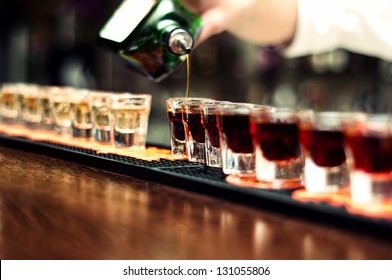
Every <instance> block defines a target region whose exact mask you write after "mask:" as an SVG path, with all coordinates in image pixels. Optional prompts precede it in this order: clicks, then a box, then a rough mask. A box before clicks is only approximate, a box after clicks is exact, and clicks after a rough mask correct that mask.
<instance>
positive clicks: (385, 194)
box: [343, 114, 392, 203]
mask: <svg viewBox="0 0 392 280" xmlns="http://www.w3.org/2000/svg"><path fill="white" fill-rule="evenodd" d="M391 124H392V119H391V118H390V116H389V115H376V114H375V115H370V114H367V115H364V114H356V115H354V116H353V117H352V118H351V119H350V120H348V121H347V122H346V123H345V125H344V131H343V133H344V137H345V141H346V146H347V150H348V151H349V153H348V154H347V156H348V157H349V159H350V160H349V161H348V162H349V163H350V194H351V200H352V201H353V202H354V203H369V202H381V201H383V200H385V199H391V198H392V192H391V186H392V161H391V158H392V134H391Z"/></svg>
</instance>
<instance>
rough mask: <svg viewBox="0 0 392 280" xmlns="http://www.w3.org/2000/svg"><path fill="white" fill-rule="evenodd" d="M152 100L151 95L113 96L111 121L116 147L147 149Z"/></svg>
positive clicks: (128, 94) (123, 94)
mask: <svg viewBox="0 0 392 280" xmlns="http://www.w3.org/2000/svg"><path fill="white" fill-rule="evenodd" d="M151 98H152V97H151V95H150V94H132V93H118V94H113V95H111V98H110V121H111V126H112V129H113V139H114V145H115V146H116V147H118V148H127V147H130V148H145V146H146V140H147V139H146V138H147V129H148V119H149V116H150V111H151Z"/></svg>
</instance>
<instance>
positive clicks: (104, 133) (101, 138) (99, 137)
mask: <svg viewBox="0 0 392 280" xmlns="http://www.w3.org/2000/svg"><path fill="white" fill-rule="evenodd" d="M94 140H95V141H96V142H99V143H102V144H111V143H112V136H111V131H110V130H104V129H96V130H95V131H94Z"/></svg>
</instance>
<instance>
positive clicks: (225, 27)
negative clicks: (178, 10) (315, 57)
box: [182, 0, 297, 45]
mask: <svg viewBox="0 0 392 280" xmlns="http://www.w3.org/2000/svg"><path fill="white" fill-rule="evenodd" d="M182 2H183V3H184V5H185V6H187V7H188V8H189V9H190V10H192V11H194V12H196V13H198V14H199V15H201V17H202V19H203V30H202V33H201V35H200V38H199V40H198V44H199V43H201V42H203V41H205V40H206V39H207V38H209V37H211V36H213V35H215V34H218V33H221V32H223V31H228V32H230V33H232V34H233V35H235V36H237V37H239V38H241V39H243V40H246V41H249V42H251V43H255V44H259V45H281V44H285V43H287V42H290V41H291V40H292V38H293V36H294V33H295V25H296V18H297V0H182Z"/></svg>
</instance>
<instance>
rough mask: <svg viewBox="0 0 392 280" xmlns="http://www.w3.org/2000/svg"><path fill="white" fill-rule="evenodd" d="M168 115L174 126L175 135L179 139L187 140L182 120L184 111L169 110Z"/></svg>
mask: <svg viewBox="0 0 392 280" xmlns="http://www.w3.org/2000/svg"><path fill="white" fill-rule="evenodd" d="M167 116H168V118H169V121H170V122H171V125H172V126H173V135H174V137H175V138H176V139H177V140H179V141H185V129H184V124H183V122H182V113H181V112H174V111H169V112H167Z"/></svg>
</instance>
